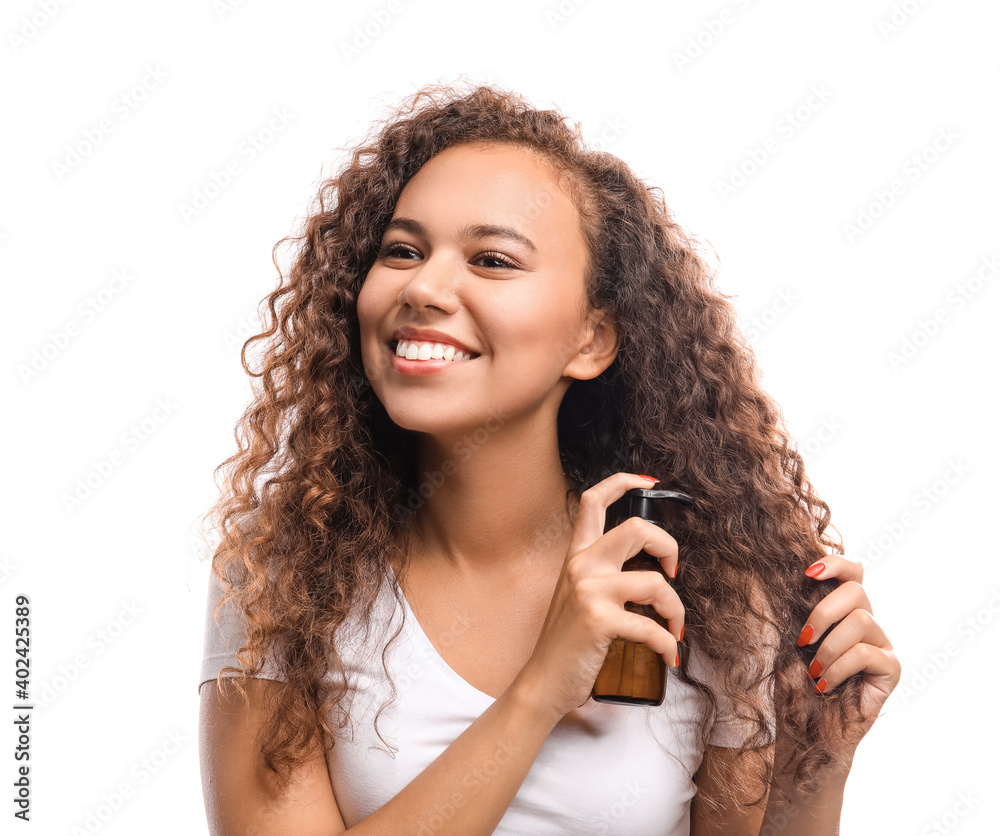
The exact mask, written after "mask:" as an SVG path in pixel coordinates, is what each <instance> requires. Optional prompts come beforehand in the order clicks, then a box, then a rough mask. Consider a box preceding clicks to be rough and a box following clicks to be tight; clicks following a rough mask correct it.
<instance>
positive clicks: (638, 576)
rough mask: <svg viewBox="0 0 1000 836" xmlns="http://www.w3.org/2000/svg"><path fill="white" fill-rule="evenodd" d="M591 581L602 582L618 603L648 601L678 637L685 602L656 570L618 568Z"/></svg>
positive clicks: (608, 593) (646, 602) (641, 602)
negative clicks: (637, 570)
mask: <svg viewBox="0 0 1000 836" xmlns="http://www.w3.org/2000/svg"><path fill="white" fill-rule="evenodd" d="M591 582H592V583H599V584H601V586H602V588H603V589H604V592H605V593H606V594H607V595H609V596H610V597H611V598H612V599H613V600H614V601H615V603H616V604H619V605H620V606H624V605H625V602H626V601H631V602H632V603H634V604H648V605H650V606H651V607H653V609H654V610H656V612H657V613H658V614H659V615H660V616H661V618H662V619H663V620H664V621H666V623H667V626H666V630H667V632H669V633H670V634H671V635H672V636H673V637H674V638H675V639H676V640H677V641H680V640H681V636H682V635H683V632H684V604H682V603H681V599H680V597H679V596H678V595H677V592H676V591H674V589H673V587H672V586H670V584H668V583H667V582H666V581H665V580H664V578H663V575H661V574H660V573H659V572H619V573H618V574H617V575H604V576H599V577H596V578H594V579H593V581H591ZM646 617H647V618H648V616H646ZM651 620H654V619H651ZM654 622H655V620H654ZM661 626H662V625H661Z"/></svg>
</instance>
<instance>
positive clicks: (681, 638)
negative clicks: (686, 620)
mask: <svg viewBox="0 0 1000 836" xmlns="http://www.w3.org/2000/svg"><path fill="white" fill-rule="evenodd" d="M678 641H684V625H683V624H682V625H681V637H680V638H679V639H678Z"/></svg>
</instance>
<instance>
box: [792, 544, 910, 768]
mask: <svg viewBox="0 0 1000 836" xmlns="http://www.w3.org/2000/svg"><path fill="white" fill-rule="evenodd" d="M806 574H807V575H808V576H809V577H811V578H814V579H815V580H818V581H819V580H829V579H831V578H835V579H837V580H839V581H840V586H838V587H837V588H836V589H835V590H833V591H832V592H830V593H829V594H828V595H826V596H824V597H823V599H822V600H821V601H820V602H819V603H818V604H817V605H816V606H815V607H814V608H813V611H812V612H811V613H810V614H809V617H808V618H807V619H806V624H805V626H804V627H803V628H802V632H801V633H800V635H799V639H798V645H799V647H805V646H807V645H810V644H812V643H813V642H815V641H816V640H817V639H819V637H820V636H822V635H823V633H824V632H826V630H827V628H829V627H830V625H832V624H837V622H838V621H839V622H840V623H839V624H837V626H836V627H834V628H833V629H832V630H831V631H830V634H829V635H828V636H827V637H826V638H825V639H824V640H823V643H822V644H821V645H819V647H818V649H816V652H815V656H814V658H813V659H812V662H811V664H810V666H809V676H810V677H812V679H814V680H815V681H816V684H815V686H814V687H815V689H816V691H817V692H819V693H821V694H822V693H828V692H829V691H832V690H833V689H834V688H836V687H837V686H838V685H840V683H841V682H843V681H844V680H845V679H847V678H848V677H849V676H851V675H853V674H856V673H859V672H863V673H864V674H865V677H864V685H863V689H862V696H861V710H862V712H863V713H864V716H865V717H866V718H867V720H866V724H865V726H864V727H863V728H862V729H861V737H863V736H864V735H865V734H866V733H867V731H868V729H870V728H871V726H872V723H874V722H875V718H876V717H878V713H879V711H880V709H881V708H882V704H883V703H884V702H885V701H886V699H887V698H888V697H889V694H891V693H892V690H893V688H895V687H896V685H897V683H898V682H899V677H900V664H899V660H898V659H897V658H896V656H895V654H894V653H893V652H892V642H890V641H889V639H888V637H887V636H886V634H885V632H884V631H883V630H882V628H881V627H880V626H879V625H878V623H877V622H876V621H875V616H874V615H873V614H872V605H871V602H870V601H869V600H868V595H867V594H865V590H864V588H863V587H862V586H861V579H862V577H863V575H864V568H863V567H862V565H861V564H860V563H859V562H856V561H853V560H848V559H847V558H845V557H841V556H840V555H836V554H830V555H826V556H825V557H824V558H823V559H822V560H820V561H818V562H816V563H814V564H812V566H810V567H809V568H808V569H806ZM861 737H859V738H858V740H855V741H849V742H848V741H845V743H847V744H848V745H851V744H853V746H857V744H858V742H860V739H861ZM853 746H852V748H853Z"/></svg>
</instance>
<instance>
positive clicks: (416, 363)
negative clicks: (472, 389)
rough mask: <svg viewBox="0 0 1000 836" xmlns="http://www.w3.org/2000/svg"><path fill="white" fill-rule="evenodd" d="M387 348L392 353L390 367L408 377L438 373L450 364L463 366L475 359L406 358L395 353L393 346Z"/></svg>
mask: <svg viewBox="0 0 1000 836" xmlns="http://www.w3.org/2000/svg"><path fill="white" fill-rule="evenodd" d="M387 350H388V351H389V353H390V354H391V355H392V368H393V369H394V370H395V371H397V372H399V373H400V374H404V375H407V376H410V377H424V376H426V375H430V374H439V373H440V372H443V371H445V370H446V369H448V368H449V367H450V366H464V365H466V364H468V363H472V362H474V361H475V360H476V357H473V358H472V359H471V360H445V359H443V358H442V359H441V360H407V359H406V358H405V357H400V356H399V355H398V354H396V349H395V346H392V345H390V346H387Z"/></svg>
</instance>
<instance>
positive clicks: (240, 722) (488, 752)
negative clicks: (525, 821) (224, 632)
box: [201, 679, 559, 836]
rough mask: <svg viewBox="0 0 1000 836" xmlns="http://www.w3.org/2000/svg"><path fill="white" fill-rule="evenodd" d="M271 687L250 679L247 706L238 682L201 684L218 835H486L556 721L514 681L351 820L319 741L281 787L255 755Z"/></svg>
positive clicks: (205, 774) (205, 777)
mask: <svg viewBox="0 0 1000 836" xmlns="http://www.w3.org/2000/svg"><path fill="white" fill-rule="evenodd" d="M269 687H270V682H269V681H268V680H266V679H256V680H251V681H250V682H249V684H248V687H247V693H248V695H249V696H250V698H251V699H250V706H249V708H245V707H244V701H243V698H242V697H240V696H239V694H238V693H236V692H235V689H231V688H227V689H225V690H226V692H227V694H226V695H220V694H219V692H218V688H217V685H216V683H215V682H206V683H204V685H203V686H202V689H201V707H202V714H201V717H202V719H201V756H202V783H203V788H204V792H205V806H206V811H207V813H208V821H209V830H210V832H211V833H212V836H237V834H239V836H251V835H252V836H332V834H337V833H344V832H347V833H357V834H359V836H361V834H393V836H399V834H414V836H418V834H431V833H434V834H440V836H447V835H448V834H462V835H463V836H474V834H490V833H492V832H493V831H494V830H495V829H496V826H497V824H498V823H499V822H500V819H501V818H503V815H504V813H506V812H507V808H508V807H509V806H510V803H511V801H513V799H514V796H515V795H516V794H517V791H518V789H519V788H520V786H521V784H522V783H523V782H524V779H525V777H526V776H527V774H528V771H529V770H530V769H531V765H532V764H533V763H534V761H535V758H536V757H537V755H538V752H539V750H540V749H541V747H542V744H543V743H544V742H545V739H546V738H547V737H548V735H549V733H550V732H551V731H552V729H553V728H554V727H555V725H556V723H557V722H558V720H559V717H557V716H556V712H553V711H546V710H545V709H543V708H542V706H543V705H544V701H543V700H541V699H535V698H533V696H532V695H531V693H530V690H529V689H528V687H527V685H526V683H525V682H524V681H522V680H520V679H516V680H515V681H514V683H513V684H512V685H511V687H510V688H508V689H507V691H506V692H505V693H504V694H502V695H501V696H500V697H499V699H497V700H496V701H495V702H494V703H493V704H492V705H491V706H490V707H489V708H487V709H486V711H484V712H483V714H482V715H481V716H480V717H479V718H477V719H476V720H475V722H473V723H472V725H470V726H469V728H467V729H466V730H465V731H464V732H463V733H462V734H461V735H459V737H458V738H457V739H456V740H455V741H454V742H453V743H452V744H451V745H450V746H449V747H448V748H447V749H446V750H445V751H444V752H442V753H441V755H439V756H438V757H437V758H436V759H435V760H434V761H433V762H432V763H431V764H430V765H429V766H428V767H427V768H426V769H425V770H424V771H423V772H421V773H420V774H419V775H418V776H417V777H416V778H414V779H413V781H411V782H410V783H409V784H408V785H407V786H406V787H404V788H403V789H402V790H401V791H400V792H399V793H397V794H396V795H395V796H394V797H393V798H392V799H390V800H389V801H388V802H386V803H385V804H384V805H383V806H382V807H380V808H379V809H378V810H376V811H375V812H374V813H372V814H371V815H370V816H368V817H367V818H366V819H364V820H363V821H361V822H359V823H358V824H357V825H355V826H354V827H352V828H346V827H345V825H344V820H343V818H342V816H341V813H340V809H339V808H338V806H337V802H336V799H335V797H334V793H333V788H332V787H331V785H330V777H329V772H328V771H327V764H326V759H325V757H324V756H323V753H322V751H321V750H319V749H318V747H317V749H316V751H315V753H314V756H313V758H312V759H311V760H310V761H309V762H308V763H307V764H306V765H304V766H303V767H301V768H300V769H298V770H297V771H296V773H295V774H294V776H293V779H292V782H291V784H290V785H289V788H288V790H287V791H286V792H284V793H279V792H278V791H277V789H276V787H275V783H274V780H273V777H270V773H268V771H267V770H266V769H265V767H264V766H263V764H262V763H260V761H259V759H258V758H257V756H256V751H257V750H256V747H255V743H254V738H255V736H256V732H257V730H258V729H259V728H260V725H261V723H262V722H263V720H264V718H265V717H266V716H267V711H268V689H269ZM484 775H488V776H490V777H488V778H484V777H482V776H484Z"/></svg>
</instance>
